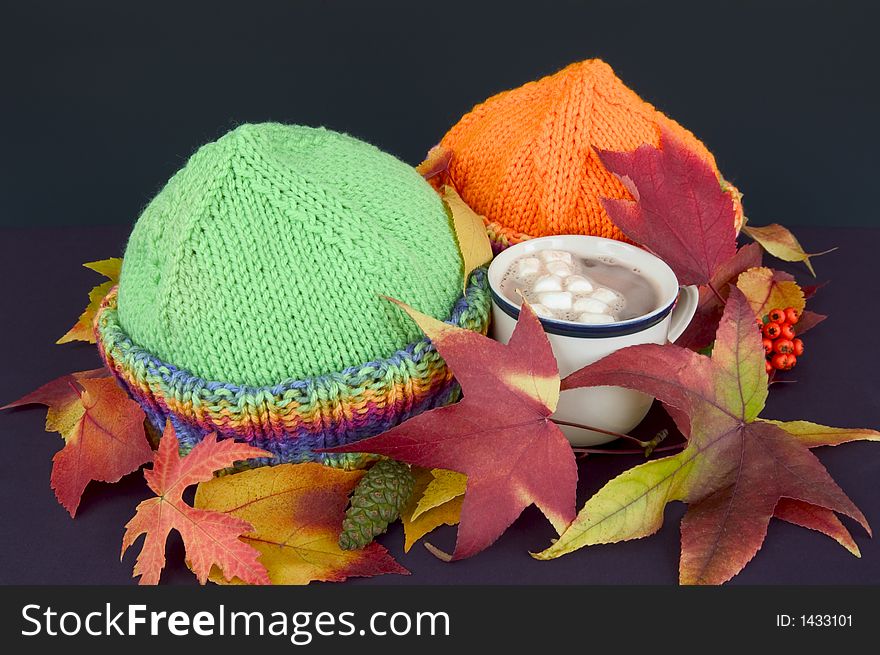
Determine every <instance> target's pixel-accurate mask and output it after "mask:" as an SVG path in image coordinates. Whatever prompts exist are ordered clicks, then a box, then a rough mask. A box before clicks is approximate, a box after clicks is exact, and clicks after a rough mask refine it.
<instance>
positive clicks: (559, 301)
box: [538, 291, 572, 312]
mask: <svg viewBox="0 0 880 655" xmlns="http://www.w3.org/2000/svg"><path fill="white" fill-rule="evenodd" d="M538 301H539V303H540V304H542V305H544V307H547V308H548V309H551V310H557V311H564V312H565V311H568V310H570V309H571V301H572V296H571V294H570V293H569V292H568V291H548V292H547V293H542V294H541V295H540V296H538Z"/></svg>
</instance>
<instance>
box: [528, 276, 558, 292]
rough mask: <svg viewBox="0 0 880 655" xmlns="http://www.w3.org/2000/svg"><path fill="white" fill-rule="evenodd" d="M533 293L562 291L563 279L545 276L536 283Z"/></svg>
mask: <svg viewBox="0 0 880 655" xmlns="http://www.w3.org/2000/svg"><path fill="white" fill-rule="evenodd" d="M532 291H534V292H535V293H543V292H544V291H562V279H561V278H558V277H557V276H555V275H545V276H544V277H540V278H538V279H537V280H536V281H535V284H534V286H533V287H532Z"/></svg>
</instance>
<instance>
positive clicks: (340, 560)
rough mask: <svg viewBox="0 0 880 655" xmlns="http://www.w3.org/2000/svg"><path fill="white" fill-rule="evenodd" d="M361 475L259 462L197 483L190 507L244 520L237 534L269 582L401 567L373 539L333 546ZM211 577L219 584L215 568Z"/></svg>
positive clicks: (310, 465)
mask: <svg viewBox="0 0 880 655" xmlns="http://www.w3.org/2000/svg"><path fill="white" fill-rule="evenodd" d="M363 475H364V471H345V470H342V469H336V468H331V467H329V466H324V465H323V464H315V463H306V464H280V465H278V466H264V467H261V468H257V469H253V470H250V471H244V472H243V473H236V474H234V475H226V476H223V477H219V478H215V479H213V480H209V481H208V482H202V483H201V484H199V487H198V490H197V492H196V498H195V504H194V506H195V507H196V508H200V509H209V510H214V511H218V512H225V513H226V514H229V515H231V516H234V517H236V518H239V519H242V520H244V521H247V522H248V523H250V524H251V525H252V526H253V529H252V531H251V532H249V533H246V534H245V535H243V536H242V537H241V540H242V541H244V542H245V543H248V544H250V545H251V546H253V547H254V548H256V549H257V550H258V551H260V561H261V562H262V564H263V565H264V566H265V567H266V570H267V571H268V572H269V578H270V580H271V581H272V584H285V585H303V584H308V583H309V582H311V581H313V580H320V581H324V582H341V581H343V580H345V579H346V578H350V577H369V576H374V575H381V574H383V573H402V574H407V573H408V571H407V570H406V569H404V568H403V567H402V566H400V565H399V564H398V563H397V562H395V561H394V559H393V558H392V557H391V555H390V554H389V553H388V551H387V550H386V549H385V548H383V547H382V546H380V545H379V544H378V543H375V542H373V543H371V544H369V545H368V546H367V547H366V548H362V549H360V550H342V549H341V548H340V547H339V532H340V530H341V529H342V519H343V516H344V515H345V507H346V505H347V504H348V496H349V494H350V493H351V492H352V491H353V490H354V488H355V486H356V485H357V483H358V481H359V480H360V479H361V477H363ZM210 579H211V580H212V581H213V582H216V583H218V584H224V583H225V579H224V576H223V575H222V574H220V572H219V571H218V570H215V571H213V572H212V574H211V576H210ZM233 582H237V581H235V580H233Z"/></svg>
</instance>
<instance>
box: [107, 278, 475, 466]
mask: <svg viewBox="0 0 880 655" xmlns="http://www.w3.org/2000/svg"><path fill="white" fill-rule="evenodd" d="M489 308H490V296H489V292H488V285H487V278H486V272H485V269H479V270H477V271H475V272H474V273H473V274H472V275H471V278H470V280H469V284H468V287H467V290H466V292H465V293H464V294H463V295H462V296H461V297H460V298H459V300H458V301H457V302H456V303H455V305H454V307H453V310H452V314H451V316H450V317H449V318H448V319H447V320H446V322H447V323H449V324H451V325H455V326H458V327H461V328H465V329H468V330H473V331H477V332H481V333H483V334H485V333H486V330H487V327H488V323H489ZM95 334H96V338H97V343H98V349H99V351H100V353H101V357H102V358H103V359H104V362H105V363H106V365H107V367H108V368H109V369H110V370H111V371H112V372H113V373H114V375H115V376H116V377H117V379H118V380H119V381H120V382H121V383H122V385H123V387H124V388H125V389H126V390H127V391H128V393H129V394H130V395H131V397H132V398H134V399H135V400H136V401H137V402H138V403H139V404H140V405H141V407H142V408H143V409H144V412H145V413H146V415H147V418H148V420H149V422H150V423H151V424H152V425H153V427H155V428H156V429H157V430H161V429H162V428H163V427H164V426H165V423H166V421H171V424H172V425H173V426H174V429H175V430H176V432H177V436H178V439H179V440H180V444H181V450H182V451H183V452H189V450H191V449H192V447H193V446H195V444H196V443H198V442H199V441H201V439H202V438H203V437H204V436H205V435H207V434H209V433H211V432H216V433H217V435H218V436H219V437H224V438H234V439H238V440H240V441H246V442H248V443H250V444H252V445H254V446H257V447H259V448H263V449H265V450H268V451H270V452H272V453H274V454H275V458H274V459H271V460H262V461H260V460H251V461H250V462H249V466H259V465H265V464H280V463H287V462H293V463H300V462H320V463H323V464H328V465H331V466H341V467H352V466H357V465H358V464H359V463H360V462H361V461H362V457H361V456H359V455H328V454H324V453H318V452H315V451H316V450H319V449H323V448H330V447H333V446H340V445H344V444H349V443H352V442H355V441H358V440H359V439H363V438H366V437H369V436H373V435H376V434H379V433H381V432H384V431H386V430H388V429H390V428H392V427H394V426H395V425H398V424H399V423H402V422H403V421H405V420H407V419H408V418H410V417H412V416H415V415H416V414H419V413H421V412H424V411H427V410H429V409H433V408H436V407H440V406H443V405H446V404H448V403H450V402H452V401H454V400H455V399H456V398H457V397H458V393H459V389H458V386H457V384H456V383H455V382H454V380H453V376H452V373H451V371H450V370H449V368H448V367H447V366H446V363H445V362H444V361H443V359H442V358H441V357H440V355H439V354H438V352H437V350H436V349H435V348H434V346H433V345H431V342H430V341H429V340H428V339H427V338H423V339H421V340H420V341H416V342H414V343H411V344H409V345H408V346H406V347H405V348H403V349H401V350H399V351H397V352H396V353H394V354H393V355H391V356H390V357H388V358H387V359H382V360H379V361H374V362H369V363H366V364H363V365H360V366H353V367H351V368H347V369H345V370H343V371H341V372H338V373H331V374H328V375H322V376H318V377H313V378H310V379H305V380H287V381H284V382H280V383H279V384H277V385H274V386H265V387H248V386H243V385H236V384H228V383H224V382H215V381H208V380H204V379H202V378H199V377H197V376H195V375H193V374H192V373H190V372H188V371H186V370H183V369H180V368H178V367H176V366H174V365H172V364H170V363H168V362H163V361H161V360H160V359H159V358H157V357H156V356H154V355H153V354H151V353H150V352H148V351H146V350H144V349H143V348H141V347H139V346H138V345H137V344H135V343H134V342H133V341H132V340H131V339H130V338H129V337H128V336H127V335H126V334H125V332H124V331H123V329H122V328H121V326H120V325H119V321H118V317H117V313H116V289H115V288H114V289H113V290H111V291H110V293H109V294H108V295H107V297H106V298H105V299H104V301H103V303H102V307H101V310H100V312H99V314H98V316H97V318H96V321H95Z"/></svg>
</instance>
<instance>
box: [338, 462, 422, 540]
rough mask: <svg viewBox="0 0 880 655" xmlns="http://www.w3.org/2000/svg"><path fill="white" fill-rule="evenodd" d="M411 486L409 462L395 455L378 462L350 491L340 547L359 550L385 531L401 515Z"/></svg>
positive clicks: (411, 488) (410, 491)
mask: <svg viewBox="0 0 880 655" xmlns="http://www.w3.org/2000/svg"><path fill="white" fill-rule="evenodd" d="M412 490H413V476H412V472H411V471H410V469H409V465H408V464H404V463H403V462H397V461H395V460H393V459H383V460H380V461H378V462H376V463H375V464H374V465H373V467H372V468H371V469H370V470H369V471H367V473H366V475H364V477H363V478H361V481H360V482H358V485H357V487H355V489H354V492H353V493H352V494H351V501H350V504H349V507H348V509H347V510H346V512H345V519H343V521H342V532H341V533H340V534H339V547H340V548H342V549H343V550H357V549H358V548H363V547H364V546H366V545H367V544H369V543H370V542H372V541H373V539H374V538H375V537H377V536H378V535H380V534H382V533H383V532H385V530H387V529H388V525H389V524H390V523H392V522H393V521H396V520H397V517H398V516H400V510H401V509H402V508H403V506H404V505H405V504H406V502H407V501H408V500H409V497H410V495H412Z"/></svg>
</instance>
